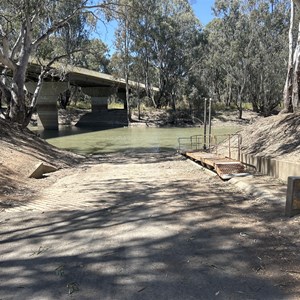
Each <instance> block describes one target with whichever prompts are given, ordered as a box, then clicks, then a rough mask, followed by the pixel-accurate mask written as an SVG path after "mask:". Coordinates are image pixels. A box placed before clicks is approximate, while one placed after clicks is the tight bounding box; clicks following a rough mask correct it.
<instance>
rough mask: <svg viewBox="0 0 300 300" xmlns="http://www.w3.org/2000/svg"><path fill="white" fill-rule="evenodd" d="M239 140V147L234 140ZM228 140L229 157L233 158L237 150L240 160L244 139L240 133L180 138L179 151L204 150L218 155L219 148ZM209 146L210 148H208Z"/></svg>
mask: <svg viewBox="0 0 300 300" xmlns="http://www.w3.org/2000/svg"><path fill="white" fill-rule="evenodd" d="M206 137H208V145H207V144H206ZM233 137H235V138H237V145H236V146H234V145H233V143H232V138H233ZM226 140H228V157H230V158H231V155H232V150H233V149H237V152H238V153H237V156H238V160H240V158H241V143H242V137H241V135H240V134H238V133H234V134H215V135H213V134H211V135H206V136H205V135H192V136H190V137H179V138H178V151H183V150H188V151H195V150H203V151H207V152H210V153H212V152H215V153H216V154H218V148H219V146H220V144H221V143H224V142H226ZM207 146H208V147H207Z"/></svg>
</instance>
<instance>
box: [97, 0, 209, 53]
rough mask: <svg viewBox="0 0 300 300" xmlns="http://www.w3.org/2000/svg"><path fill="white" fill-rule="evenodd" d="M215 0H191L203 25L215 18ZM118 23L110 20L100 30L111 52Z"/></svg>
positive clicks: (101, 36)
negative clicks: (213, 8) (212, 8)
mask: <svg viewBox="0 0 300 300" xmlns="http://www.w3.org/2000/svg"><path fill="white" fill-rule="evenodd" d="M214 2H215V0H190V3H191V5H192V7H193V10H194V12H195V15H196V16H197V17H198V18H199V20H200V22H201V24H202V25H206V24H207V23H209V22H210V21H211V20H212V18H213V13H212V10H211V7H212V6H213V5H214ZM115 26H116V23H115V22H110V23H109V24H107V25H106V26H104V25H103V24H102V25H101V26H100V28H99V29H98V30H100V38H101V39H102V41H103V42H104V43H105V44H107V45H108V46H109V47H110V52H111V53H113V52H114V46H113V44H112V43H113V40H114V30H115Z"/></svg>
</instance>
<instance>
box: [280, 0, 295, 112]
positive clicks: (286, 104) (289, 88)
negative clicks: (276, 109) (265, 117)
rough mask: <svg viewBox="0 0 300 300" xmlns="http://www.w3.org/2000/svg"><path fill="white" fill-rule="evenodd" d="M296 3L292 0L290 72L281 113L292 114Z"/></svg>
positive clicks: (287, 76) (287, 77)
mask: <svg viewBox="0 0 300 300" xmlns="http://www.w3.org/2000/svg"><path fill="white" fill-rule="evenodd" d="M294 16H295V13H294V3H293V1H292V0H291V17H290V28H289V59H288V70H287V75H286V80H285V85H284V90H283V105H284V109H283V110H282V111H281V112H282V113H284V112H291V111H292V105H291V101H292V86H293V83H292V78H293V26H294Z"/></svg>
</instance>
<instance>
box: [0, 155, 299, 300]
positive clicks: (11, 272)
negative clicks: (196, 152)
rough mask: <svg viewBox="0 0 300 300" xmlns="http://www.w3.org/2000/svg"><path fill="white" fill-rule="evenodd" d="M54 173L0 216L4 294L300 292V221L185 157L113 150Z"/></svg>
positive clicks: (259, 295)
mask: <svg viewBox="0 0 300 300" xmlns="http://www.w3.org/2000/svg"><path fill="white" fill-rule="evenodd" d="M44 180H45V181H44V183H43V184H42V185H41V186H44V189H43V190H41V191H40V193H39V194H38V195H36V197H35V199H33V200H32V201H31V202H29V203H27V204H26V205H24V206H21V207H18V206H17V207H15V208H12V209H8V210H3V211H2V212H1V213H0V224H1V227H0V244H1V247H0V299H5V300H6V299H68V298H69V297H70V298H71V299H297V297H298V295H299V292H300V286H299V283H300V278H299V273H297V272H298V271H297V270H299V266H300V260H299V254H298V253H299V251H298V250H299V245H300V244H299V242H300V241H299V222H300V218H294V219H288V220H287V219H285V218H284V217H283V208H282V207H280V206H278V205H275V204H274V205H273V204H272V203H270V202H266V201H264V199H255V198H251V197H249V196H246V195H243V194H242V193H241V192H240V191H239V190H237V189H236V188H235V187H234V186H233V185H231V184H229V183H228V182H222V181H221V180H220V179H218V178H217V177H211V176H208V175H207V174H206V173H205V172H204V171H203V170H202V169H200V168H199V167H198V166H195V165H194V164H192V163H191V162H188V161H186V160H185V159H183V158H182V157H181V156H178V155H176V154H174V153H165V154H139V155H137V154H135V155H134V154H117V155H110V156H102V157H100V158H99V161H98V163H89V164H85V165H82V166H81V167H80V168H76V169H67V170H63V171H60V172H57V173H56V174H53V175H52V176H51V177H50V178H48V179H44ZM47 186H48V187H47Z"/></svg>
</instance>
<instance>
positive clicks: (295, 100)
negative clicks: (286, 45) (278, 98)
mask: <svg viewBox="0 0 300 300" xmlns="http://www.w3.org/2000/svg"><path fill="white" fill-rule="evenodd" d="M299 59H300V22H299V30H298V39H297V46H296V49H295V53H294V64H293V65H294V66H293V92H292V101H291V107H292V111H293V112H295V111H296V110H297V108H298V104H299V75H300V62H299Z"/></svg>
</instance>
